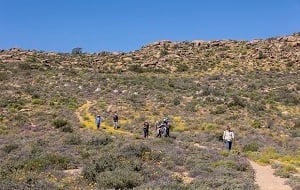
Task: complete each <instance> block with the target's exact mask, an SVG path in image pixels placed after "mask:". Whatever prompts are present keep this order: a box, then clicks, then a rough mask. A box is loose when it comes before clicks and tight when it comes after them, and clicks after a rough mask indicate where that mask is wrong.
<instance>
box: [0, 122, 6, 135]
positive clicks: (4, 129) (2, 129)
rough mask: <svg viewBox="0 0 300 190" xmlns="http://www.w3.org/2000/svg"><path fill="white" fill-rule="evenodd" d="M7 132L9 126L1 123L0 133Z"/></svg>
mask: <svg viewBox="0 0 300 190" xmlns="http://www.w3.org/2000/svg"><path fill="white" fill-rule="evenodd" d="M2 134H7V127H6V126H4V125H2V124H0V135H2Z"/></svg>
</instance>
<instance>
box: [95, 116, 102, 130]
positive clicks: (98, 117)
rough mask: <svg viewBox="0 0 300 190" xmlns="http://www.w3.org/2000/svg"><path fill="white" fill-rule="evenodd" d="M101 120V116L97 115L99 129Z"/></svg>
mask: <svg viewBox="0 0 300 190" xmlns="http://www.w3.org/2000/svg"><path fill="white" fill-rule="evenodd" d="M101 121H102V119H101V116H100V115H97V117H96V126H97V129H99V128H100V125H101Z"/></svg>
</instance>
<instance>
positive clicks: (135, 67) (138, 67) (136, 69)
mask: <svg viewBox="0 0 300 190" xmlns="http://www.w3.org/2000/svg"><path fill="white" fill-rule="evenodd" d="M128 70H129V71H132V72H135V73H142V72H144V69H143V67H142V66H141V65H137V64H135V65H130V66H129V68H128Z"/></svg>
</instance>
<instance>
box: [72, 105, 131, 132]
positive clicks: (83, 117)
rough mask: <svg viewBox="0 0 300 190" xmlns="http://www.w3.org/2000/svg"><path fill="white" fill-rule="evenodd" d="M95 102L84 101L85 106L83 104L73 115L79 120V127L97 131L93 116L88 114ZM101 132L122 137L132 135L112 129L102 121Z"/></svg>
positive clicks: (121, 130)
mask: <svg viewBox="0 0 300 190" xmlns="http://www.w3.org/2000/svg"><path fill="white" fill-rule="evenodd" d="M96 103H97V102H96V101H92V102H91V101H86V103H85V104H83V105H82V106H81V107H79V108H78V109H77V110H76V112H75V114H76V116H77V117H78V119H79V122H80V123H81V125H82V126H83V127H85V128H89V129H94V130H97V128H96V124H95V116H93V115H92V114H91V113H90V112H89V109H90V107H92V106H94V105H95V104H96ZM101 130H104V131H105V132H107V133H110V134H122V135H130V136H132V135H133V134H132V133H130V132H128V131H125V130H123V129H117V130H116V129H114V127H113V126H111V125H109V124H108V123H107V122H105V121H103V122H102V123H101Z"/></svg>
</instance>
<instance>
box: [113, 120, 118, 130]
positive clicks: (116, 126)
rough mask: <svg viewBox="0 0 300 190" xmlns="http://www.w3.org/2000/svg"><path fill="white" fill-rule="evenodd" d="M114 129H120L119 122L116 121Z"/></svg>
mask: <svg viewBox="0 0 300 190" xmlns="http://www.w3.org/2000/svg"><path fill="white" fill-rule="evenodd" d="M114 129H118V122H117V121H114Z"/></svg>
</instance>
